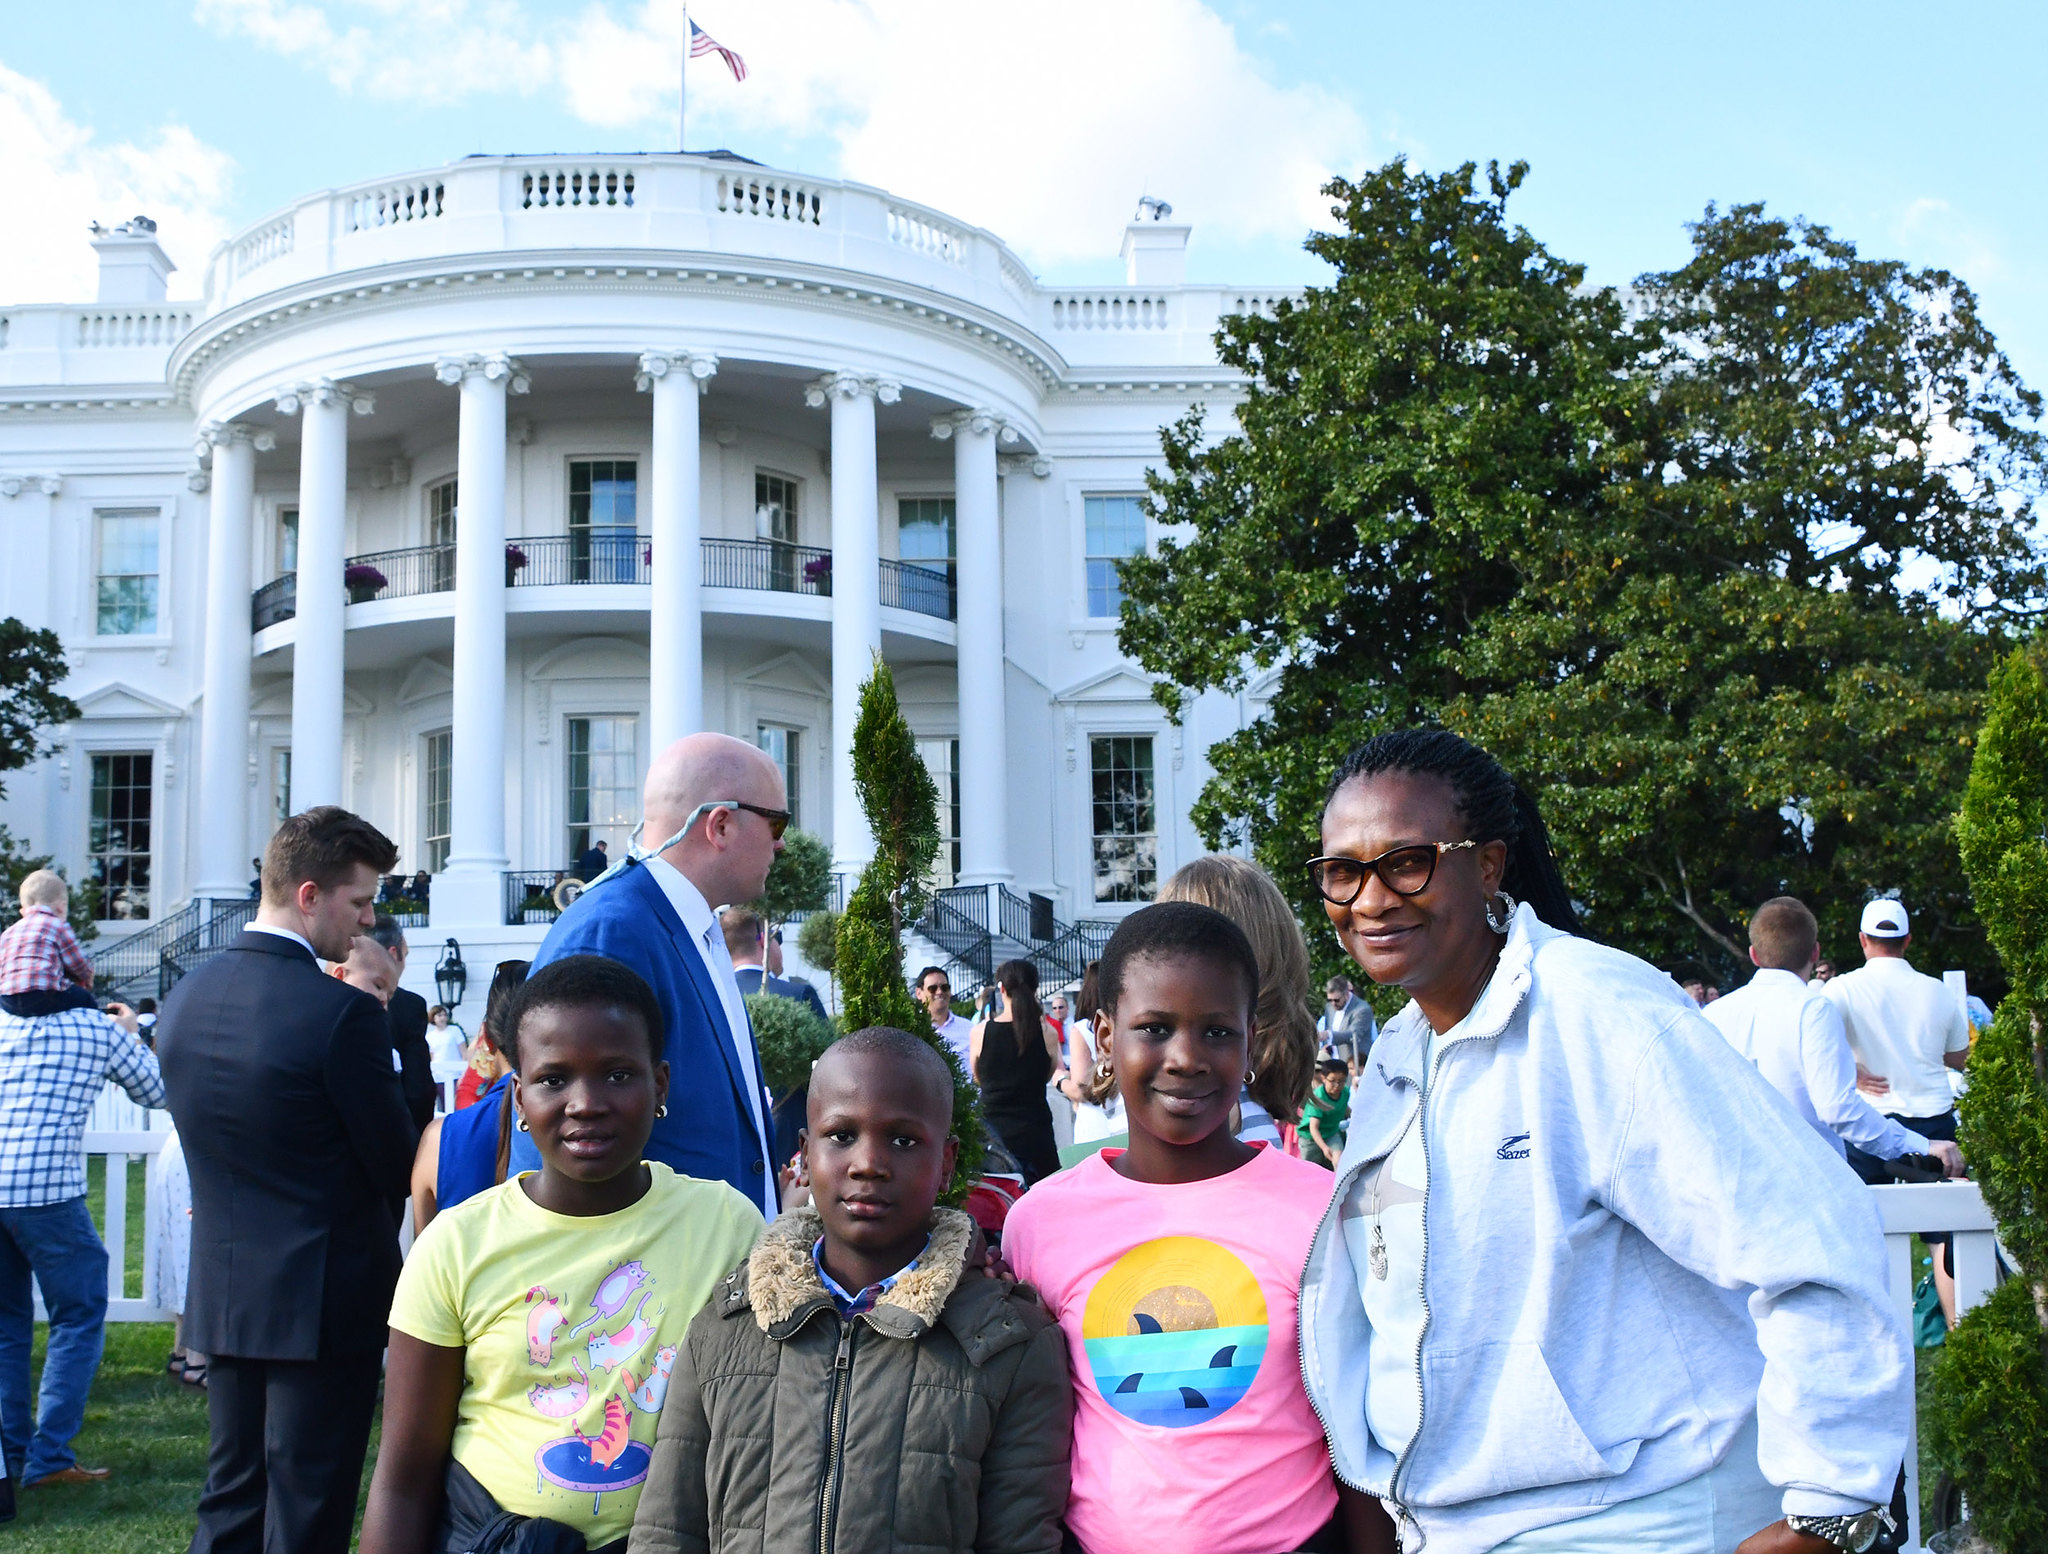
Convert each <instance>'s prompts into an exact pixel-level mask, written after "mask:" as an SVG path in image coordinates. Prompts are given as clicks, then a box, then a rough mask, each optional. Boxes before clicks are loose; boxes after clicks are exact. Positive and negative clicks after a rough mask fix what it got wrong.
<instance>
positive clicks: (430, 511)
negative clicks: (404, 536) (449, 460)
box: [427, 480, 455, 594]
mask: <svg viewBox="0 0 2048 1554" xmlns="http://www.w3.org/2000/svg"><path fill="white" fill-rule="evenodd" d="M427 543H428V544H429V545H431V546H432V547H433V548H434V555H433V559H432V564H431V571H432V573H433V583H432V587H431V590H430V591H431V592H433V593H437V594H440V593H446V592H448V590H449V589H451V588H453V587H454V586H455V482H454V481H452V480H444V481H442V482H441V483H440V484H439V485H435V486H429V487H427Z"/></svg>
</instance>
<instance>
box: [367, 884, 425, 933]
mask: <svg viewBox="0 0 2048 1554" xmlns="http://www.w3.org/2000/svg"><path fill="white" fill-rule="evenodd" d="M429 878H431V876H430V877H429ZM416 886H417V881H416V880H415V878H414V876H412V875H410V874H387V875H385V876H384V877H383V879H382V881H381V882H380V883H379V885H378V889H377V910H378V911H379V912H380V913H382V914H383V915H385V916H387V917H389V918H390V919H391V920H392V921H393V922H394V923H396V924H398V926H399V927H401V928H424V927H426V926H427V892H426V891H424V890H417V889H416ZM428 888H429V889H431V888H432V886H431V885H429V887H428Z"/></svg>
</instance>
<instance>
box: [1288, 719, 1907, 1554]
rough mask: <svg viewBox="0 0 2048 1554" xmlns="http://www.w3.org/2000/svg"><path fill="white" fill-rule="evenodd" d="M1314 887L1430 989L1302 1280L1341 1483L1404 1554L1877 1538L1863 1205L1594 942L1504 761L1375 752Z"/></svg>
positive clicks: (1794, 1545)
mask: <svg viewBox="0 0 2048 1554" xmlns="http://www.w3.org/2000/svg"><path fill="white" fill-rule="evenodd" d="M1310 868H1311V872H1312V874H1313V876H1314V879H1315V883H1316V886H1317V888H1318V890H1319V891H1320V892H1321V894H1322V896H1323V899H1324V901H1325V903H1326V910H1327V911H1328V913H1329V916H1330V920H1331V922H1332V923H1333V924H1334V926H1335V927H1336V930H1337V934H1338V937H1339V938H1340V939H1341V940H1342V941H1343V944H1344V947H1345V949H1346V950H1347V951H1348V952H1349V954H1350V955H1351V957H1352V959H1354V960H1355V961H1357V962H1358V964H1359V965H1360V966H1361V967H1362V968H1363V969H1364V970H1365V972H1366V974H1367V975H1368V976H1370V977H1371V978H1372V979H1373V981H1375V982H1377V983H1379V984H1381V985H1382V986H1398V987H1401V988H1403V989H1405V990H1406V991H1407V992H1408V994H1409V995H1410V998H1411V1002H1410V1003H1409V1005H1408V1007H1407V1008H1405V1009H1403V1010H1402V1011H1401V1013H1400V1014H1399V1015H1397V1016H1396V1017H1395V1018H1394V1019H1393V1020H1392V1021H1390V1022H1389V1023H1388V1025H1387V1027H1386V1029H1385V1030H1384V1031H1383V1032H1382V1034H1381V1035H1380V1038H1379V1040H1378V1041H1377V1042H1375V1043H1374V1045H1373V1049H1372V1052H1371V1054H1370V1056H1369V1057H1368V1059H1367V1060H1366V1063H1365V1071H1364V1072H1363V1073H1362V1074H1361V1075H1360V1077H1359V1081H1358V1086H1357V1090H1356V1092H1355V1099H1354V1101H1353V1103H1352V1113H1351V1130H1350V1137H1349V1143H1348V1145H1347V1147H1346V1149H1345V1151H1344V1156H1343V1159H1342V1161H1341V1163H1340V1165H1339V1167H1338V1172H1337V1183H1336V1196H1335V1199H1334V1201H1333V1203H1332V1205H1331V1208H1330V1211H1329V1213H1328V1214H1327V1215H1326V1216H1325V1218H1324V1221H1323V1224H1322V1227H1321V1229H1320V1230H1319V1231H1318V1232H1317V1236H1316V1240H1315V1245H1314V1249H1313V1251H1312V1252H1311V1254H1310V1257H1309V1262H1308V1267H1307V1269H1306V1271H1305V1273H1304V1276H1303V1286H1302V1296H1301V1340H1302V1366H1303V1372H1304V1375H1305V1378H1306V1381H1307V1385H1308V1391H1309V1396H1310V1398H1311V1400H1312V1401H1313V1402H1314V1403H1315V1405H1316V1408H1317V1410H1318V1412H1319V1413H1320V1414H1321V1416H1322V1419H1323V1424H1324V1428H1325V1430H1326V1431H1327V1432H1328V1434H1329V1438H1330V1449H1331V1454H1332V1457H1333V1459H1334V1460H1335V1463H1336V1467H1337V1472H1338V1475H1339V1476H1340V1477H1341V1478H1342V1479H1343V1480H1345V1481H1346V1482H1348V1483H1350V1484H1352V1485H1353V1486H1354V1487H1356V1488H1359V1489H1363V1490H1365V1491H1367V1492H1369V1493H1371V1494H1373V1495H1377V1496H1379V1497H1380V1498H1381V1499H1382V1500H1383V1501H1384V1502H1385V1504H1386V1508H1387V1510H1388V1511H1389V1513H1390V1514H1391V1515H1392V1516H1393V1517H1394V1518H1395V1520H1396V1522H1397V1523H1398V1526H1399V1530H1400V1537H1401V1545H1402V1548H1403V1550H1404V1551H1406V1554H1415V1551H1416V1550H1418V1549H1424V1548H1426V1549H1427V1550H1428V1551H1429V1554H1479V1551H1482V1550H1496V1551H1506V1554H1537V1551H1551V1550H1564V1549H1570V1550H1574V1551H1580V1554H1604V1551H1608V1550H1614V1551H1620V1550H1624V1549H1627V1550H1630V1551H1634V1550H1637V1549H1643V1548H1655V1549H1659V1550H1661V1551H1666V1554H1730V1551H1733V1550H1736V1549H1737V1548H1738V1546H1739V1548H1740V1550H1741V1554H1828V1551H1829V1550H1831V1549H1834V1548H1837V1547H1841V1548H1850V1549H1859V1548H1863V1547H1867V1546H1868V1544H1869V1542H1870V1541H1871V1540H1872V1539H1873V1538H1874V1537H1875V1536H1876V1535H1877V1532H1878V1529H1879V1524H1880V1518H1879V1514H1878V1513H1877V1510H1876V1508H1877V1507H1878V1506H1880V1505H1881V1504H1884V1503H1887V1502H1889V1500H1890V1498H1891V1493H1892V1486H1893V1481H1894V1478H1895V1475H1896V1474H1897V1471H1898V1467H1899V1463H1900V1461H1901V1458H1902V1456H1903V1452H1904V1447H1905V1438H1906V1421H1907V1419H1908V1417H1909V1409H1910V1394H1909V1391H1908V1389H1909V1388H1910V1386H1911V1378H1912V1369H1911V1365H1910V1358H1911V1351H1910V1350H1909V1349H1908V1347H1907V1344H1906V1337H1905V1333H1904V1331H1903V1329H1902V1327H1901V1326H1900V1324H1899V1322H1898V1321H1897V1319H1896V1318H1895V1317H1894V1315H1893V1314H1892V1311H1891V1307H1890V1305H1889V1302H1888V1300H1887V1298H1886V1286H1885V1278H1884V1267H1883V1237H1882V1233H1881V1232H1880V1230H1879V1227H1878V1222H1877V1216H1876V1214H1875V1212H1874V1211H1873V1209H1872V1208H1871V1206H1870V1204H1869V1202H1868V1199H1867V1196H1866V1194H1865V1191H1864V1189H1863V1187H1862V1186H1861V1184H1860V1183H1858V1182H1857V1180H1856V1179H1855V1177H1854V1176H1853V1175H1851V1174H1850V1173H1849V1171H1848V1170H1847V1168H1846V1167H1844V1166H1843V1165H1842V1163H1841V1161H1840V1160H1838V1159H1837V1158H1836V1157H1835V1156H1834V1155H1833V1154H1832V1153H1831V1152H1830V1151H1829V1150H1828V1149H1827V1148H1826V1146H1825V1145H1824V1144H1822V1143H1821V1142H1820V1140H1819V1138H1818V1137H1817V1136H1816V1135H1815V1134H1814V1133H1813V1132H1812V1130H1811V1129H1808V1128H1804V1127H1802V1126H1800V1125H1799V1124H1798V1121H1797V1119H1796V1118H1794V1117H1793V1116H1792V1115H1791V1113H1790V1112H1789V1111H1788V1110H1787V1109H1786V1108H1785V1107H1784V1106H1783V1105H1782V1104H1780V1103H1779V1102H1778V1098H1777V1097H1776V1096H1775V1095H1774V1094H1772V1093H1771V1091H1770V1090H1769V1089H1768V1088H1767V1087H1766V1086H1765V1084H1764V1082H1763V1081H1762V1080H1761V1079H1760V1078H1759V1077H1758V1075H1757V1074H1756V1072H1755V1070H1754V1069H1752V1068H1751V1067H1750V1065H1749V1064H1747V1063H1745V1062H1744V1061H1743V1060H1742V1059H1741V1058H1740V1057H1739V1056H1738V1055H1737V1054H1736V1053H1735V1051H1734V1049H1733V1048H1731V1047H1730V1046H1729V1045H1728V1043H1727V1042H1726V1041H1725V1040H1723V1039H1722V1038H1721V1037H1720V1036H1719V1035H1718V1034H1717V1033H1716V1032H1715V1031H1714V1030H1713V1028H1712V1027H1710V1026H1709V1025H1707V1023H1706V1022H1705V1021H1704V1020H1702V1019H1701V1018H1700V1017H1699V1015H1698V1013H1697V1012H1696V1011H1695V1010H1694V1009H1693V1007H1692V1005H1691V1004H1690V1002H1689V1001H1688V1000H1687V999H1686V998H1685V997H1684V995H1683V994H1682V993H1681V992H1680V991H1679V989H1678V988H1677V987H1676V985H1675V984H1673V983H1672V982H1671V980H1670V979H1669V978H1668V977H1666V976H1664V975H1663V974H1662V973H1661V972H1659V971H1657V970H1656V969H1655V968H1654V967H1651V966H1649V965H1646V964H1645V963H1643V962H1642V961H1639V960H1636V959H1635V958H1634V957H1632V956H1629V955H1625V954H1622V953H1620V952H1618V951H1615V950H1610V949H1606V948H1603V947H1601V946H1599V945H1596V944H1593V943H1591V942H1589V941H1587V940H1585V939H1583V938H1578V937H1575V936H1574V932H1573V930H1574V929H1575V927H1576V924H1575V921H1574V918H1573V915H1572V908H1571V902H1570V898H1569V897H1568V896H1567V894H1566V893H1565V890H1564V887H1563V883H1562V881H1561V880H1560V879H1559V878H1558V874H1557V868H1556V864H1555V863H1554V861H1553V860H1552V859H1551V857H1550V850H1549V844H1548V840H1547V838H1546V836H1545V834H1544V831H1543V823H1542V820H1541V818H1540V817H1539V816H1538V814H1537V812H1536V809H1535V806H1534V804H1533V803H1531V802H1530V800H1529V798H1528V797H1527V795H1526V794H1524V793H1523V792H1522V791H1521V789H1520V788H1519V787H1518V786H1517V784H1516V783H1515V782H1514V780H1513V779H1512V778H1511V777H1510V776H1509V775H1508V774H1507V773H1506V772H1505V771H1503V770H1502V769H1501V767H1500V765H1499V764H1498V763H1497V762H1496V761H1494V759H1493V758H1492V757H1491V756H1489V755H1488V754H1486V752H1484V751H1483V750H1480V749H1478V748H1477V747H1476V746H1473V745H1470V744H1468V743H1467V742H1466V741H1464V740H1462V739H1459V738H1458V737H1457V736H1455V735H1453V734H1448V733H1444V732H1440V731H1438V732H1426V733H1425V732H1408V733H1397V734H1388V735H1382V736H1380V737H1378V738H1376V739H1373V740H1371V741H1369V742H1367V743H1366V744H1364V745H1362V746H1360V747H1359V748H1358V749H1357V750H1355V751H1353V752H1352V754H1351V755H1350V756H1349V757H1348V758H1347V759H1346V761H1345V763H1344V765H1343V767H1342V768H1341V769H1340V770H1339V772H1338V774H1337V778H1336V780H1335V782H1333V783H1332V785H1331V789H1330V797H1329V800H1328V802H1327V804H1326V807H1325V810H1324V815H1323V856H1322V857H1319V858H1317V859H1315V860H1314V861H1313V862H1312V863H1311V865H1310ZM1518 895H1519V896H1521V897H1524V898H1526V899H1525V900H1523V901H1522V902H1521V903H1519V904H1518V903H1517V901H1516V899H1515V897H1516V896H1518Z"/></svg>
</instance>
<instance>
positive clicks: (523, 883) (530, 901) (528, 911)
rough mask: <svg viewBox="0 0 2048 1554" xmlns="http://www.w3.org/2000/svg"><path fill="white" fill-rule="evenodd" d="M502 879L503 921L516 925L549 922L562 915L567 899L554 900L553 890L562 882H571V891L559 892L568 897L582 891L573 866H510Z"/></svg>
mask: <svg viewBox="0 0 2048 1554" xmlns="http://www.w3.org/2000/svg"><path fill="white" fill-rule="evenodd" d="M503 878H504V881H505V925H506V926H507V927H508V928H509V927H516V926H518V925H519V924H521V923H552V922H553V921H554V920H555V919H556V918H558V917H560V916H561V915H562V908H563V906H565V905H566V904H567V901H557V900H556V899H555V898H556V894H557V891H558V888H559V887H560V886H562V885H565V884H569V883H572V882H573V883H574V884H575V886H576V889H575V891H573V892H561V894H563V895H564V896H566V897H567V900H568V901H573V900H575V899H576V896H577V895H579V894H581V892H582V889H583V881H582V880H581V879H580V878H578V876H577V874H576V871H575V870H573V869H510V870H507V871H506V873H505V874H504V876H503Z"/></svg>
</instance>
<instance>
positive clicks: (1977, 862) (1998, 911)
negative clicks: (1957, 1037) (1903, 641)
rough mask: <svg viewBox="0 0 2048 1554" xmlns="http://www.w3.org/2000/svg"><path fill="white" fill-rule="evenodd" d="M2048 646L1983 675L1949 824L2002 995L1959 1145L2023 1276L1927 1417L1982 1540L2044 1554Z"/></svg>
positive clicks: (1965, 1108) (1943, 1366)
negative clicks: (1956, 807) (1984, 693)
mask: <svg viewBox="0 0 2048 1554" xmlns="http://www.w3.org/2000/svg"><path fill="white" fill-rule="evenodd" d="M2044 751H2048V644H2044V643H2042V642H2040V641H2038V640H2037V641H2036V643H2035V645H2034V648H2033V650H2032V651H2031V652H2026V651H2022V652H2015V653H2013V654H2011V655H2010V656H2009V657H2008V658H2007V659H2006V660H2005V661H2004V662H2003V663H2002V664H2000V665H1999V666H1998V669H1997V671H1996V672H1995V673H1994V674H1993V675H1992V677H1991V685H1990V692H1989V695H1988V697H1987V706H1986V713H1985V721H1984V729H1983V732H1982V734H1981V735H1980V736H1979V737H1978V740H1977V753H1976V759H1975V760H1974V761H1973V762H1972V763H1971V768H1970V779H1969V785H1968V787H1967V788H1966V789H1965V790H1964V794H1963V805H1962V811H1961V813H1960V814H1959V815H1958V816H1957V819H1956V839H1957V841H1958V843H1959V844H1960V847H1961V851H1962V859H1963V867H1964V868H1965V869H1966V870H1967V871H1968V873H1969V880H1970V885H1971V887H1972V889H1973V890H1974V891H1975V892H1976V901H1977V910H1978V911H1979V913H1981V914H1982V916H1983V919H1984V926H1985V930H1986V932H1987V933H1988V934H1989V936H1990V939H1991V943H1992V945H1993V946H1994V947H1995V948H1996V949H1997V951H1998V953H1999V955H2000V956H2001V957H2002V958H2003V960H2004V962H2005V969H2006V974H2007V977H2008V978H2009V980H2010V984H2011V987H2010V991H2009V992H2007V994H2006V995H2005V997H2004V999H2003V1000H2001V1001H2000V1003H1999V1006H1998V1013H1997V1017H1996V1018H1995V1019H1994V1020H1993V1021H1992V1024H1991V1029H1990V1030H1988V1031H1985V1032H1984V1033H1983V1034H1982V1035H1980V1036H1979V1037H1978V1038H1977V1042H1976V1045H1975V1048H1974V1050H1973V1051H1972V1052H1971V1054H1970V1088H1969V1089H1968V1090H1967V1091H1966V1092H1964V1095H1963V1098H1962V1101H1961V1104H1960V1107H1959V1111H1960V1115H1961V1127H1960V1130H1959V1133H1960V1141H1961V1143H1962V1146H1963V1149H1964V1150H1965V1151H1966V1153H1967V1154H1968V1156H1969V1160H1970V1164H1971V1169H1972V1171H1973V1173H1974V1174H1975V1176H1976V1178H1977V1181H1978V1184H1979V1186H1980V1187H1982V1189H1983V1192H1984V1201H1985V1202H1986V1203H1987V1204H1989V1205H1990V1207H1991V1211H1992V1213H1993V1214H1994V1215H1996V1216H1997V1219H1998V1229H1999V1235H2000V1238H2001V1239H2002V1240H2003V1241H2004V1242H2005V1245H2006V1248H2007V1250H2008V1251H2010V1252H2011V1253H2012V1255H2013V1258H2014V1259H2015V1261H2016V1262H2017V1263H2018V1264H2019V1277H2018V1278H2016V1279H2013V1280H2011V1281H2009V1282H2008V1283H2007V1284H2006V1285H2004V1286H2003V1287H2002V1288H2001V1289H1999V1290H1998V1291H1997V1292H1996V1293H1995V1294H1994V1295H1993V1296H1992V1298H1991V1299H1990V1300H1988V1301H1986V1302H1985V1303H1984V1304H1982V1305H1980V1306H1978V1307H1976V1308H1975V1309H1973V1310H1971V1311H1969V1312H1966V1313H1965V1314H1964V1316H1963V1319H1962V1321H1961V1322H1959V1323H1958V1324H1957V1325H1956V1328H1955V1331H1954V1332H1952V1333H1950V1334H1949V1337H1948V1342H1947V1343H1946V1344H1945V1345H1943V1348H1942V1357H1941V1361H1940V1363H1939V1365H1938V1367H1937V1368H1936V1370H1935V1373H1934V1380H1933V1396H1932V1407H1931V1408H1930V1409H1929V1410H1928V1411H1927V1413H1926V1415H1925V1416H1923V1417H1925V1418H1926V1419H1927V1421H1928V1425H1929V1432H1930V1433H1929V1442H1930V1445H1931V1446H1932V1447H1933V1449H1934V1453H1935V1456H1936V1459H1937V1460H1938V1461H1940V1462H1941V1463H1942V1465H1943V1466H1944V1467H1946V1468H1947V1469H1948V1470H1949V1471H1950V1472H1951V1473H1953V1474H1954V1475H1955V1478H1956V1482H1957V1483H1958V1485H1959V1486H1960V1487H1961V1489H1962V1491H1963V1494H1964V1496H1965V1498H1966V1499H1967V1500H1968V1502H1969V1504H1970V1507H1971V1514H1972V1516H1973V1518H1974V1519H1975V1521H1976V1522H1977V1524H1978V1526H1979V1528H1980V1529H1981V1530H1982V1531H1983V1532H1984V1534H1985V1535H1986V1536H1987V1537H1989V1538H1990V1539H1991V1540H1992V1541H1993V1542H1994V1543H1996V1544H1997V1545H1998V1546H1999V1547H2001V1548H2003V1549H2005V1550H2006V1551H2007V1554H2023V1551H2028V1554H2030V1551H2035V1550H2042V1549H2048V1047H2044V1042H2043V1033H2044V1026H2048V760H2044V757H2043V752H2044Z"/></svg>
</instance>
